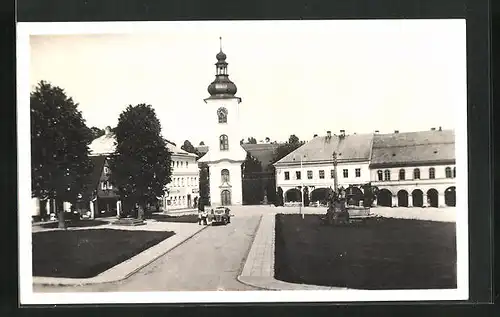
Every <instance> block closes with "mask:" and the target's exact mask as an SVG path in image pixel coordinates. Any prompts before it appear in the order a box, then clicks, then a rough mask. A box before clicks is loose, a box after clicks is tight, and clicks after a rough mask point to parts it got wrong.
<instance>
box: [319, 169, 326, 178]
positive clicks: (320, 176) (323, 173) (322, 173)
mask: <svg viewBox="0 0 500 317" xmlns="http://www.w3.org/2000/svg"><path fill="white" fill-rule="evenodd" d="M319 179H325V171H324V170H320V171H319Z"/></svg>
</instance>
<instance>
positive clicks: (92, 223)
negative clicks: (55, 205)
mask: <svg viewBox="0 0 500 317" xmlns="http://www.w3.org/2000/svg"><path fill="white" fill-rule="evenodd" d="M107 224H109V222H107V221H103V220H95V219H88V220H68V221H66V227H68V228H86V227H97V226H102V225H107ZM40 227H42V228H46V229H50V228H58V227H59V222H57V221H54V222H49V223H44V224H41V225H40Z"/></svg>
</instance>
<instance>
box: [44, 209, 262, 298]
mask: <svg viewBox="0 0 500 317" xmlns="http://www.w3.org/2000/svg"><path fill="white" fill-rule="evenodd" d="M259 211H260V210H245V211H235V213H236V216H235V217H233V218H232V219H231V223H230V224H229V225H227V226H215V227H209V228H207V229H206V230H204V231H202V232H201V233H199V234H198V235H196V236H195V237H193V238H192V239H190V240H188V241H187V242H186V243H184V244H182V245H181V246H179V247H178V248H176V249H174V250H172V251H170V252H169V253H167V254H166V255H164V256H162V257H160V258H159V259H157V260H156V261H154V262H152V263H151V264H149V265H148V266H146V267H144V268H143V269H141V270H140V271H138V272H137V273H136V274H134V275H133V276H131V277H130V278H128V279H126V280H124V281H121V282H116V283H108V284H100V285H84V286H76V287H74V286H65V287H54V286H39V285H35V286H34V291H35V292H40V291H41V292H96V291H97V292H99V291H100V292H116V291H129V292H131V291H132V292H133V291H201V290H203V291H212V290H213V291H216V290H233V291H234V290H252V289H253V288H252V287H250V286H246V285H244V284H242V283H240V282H239V281H237V279H236V278H237V276H238V274H239V273H240V272H241V270H242V268H243V265H244V264H245V259H246V256H247V253H248V250H249V248H250V246H251V243H252V239H253V236H254V235H255V232H256V230H257V227H258V224H259V220H260V215H261V212H259Z"/></svg>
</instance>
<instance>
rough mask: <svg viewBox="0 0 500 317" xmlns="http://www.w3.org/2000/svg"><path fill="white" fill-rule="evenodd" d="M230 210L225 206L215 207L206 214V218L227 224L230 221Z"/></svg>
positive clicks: (216, 222)
mask: <svg viewBox="0 0 500 317" xmlns="http://www.w3.org/2000/svg"><path fill="white" fill-rule="evenodd" d="M229 212H230V210H229V208H227V207H223V206H220V207H215V208H213V209H212V210H211V211H210V213H209V214H208V220H209V221H210V222H211V223H212V225H214V224H224V225H226V224H228V223H230V222H231V215H230V214H229Z"/></svg>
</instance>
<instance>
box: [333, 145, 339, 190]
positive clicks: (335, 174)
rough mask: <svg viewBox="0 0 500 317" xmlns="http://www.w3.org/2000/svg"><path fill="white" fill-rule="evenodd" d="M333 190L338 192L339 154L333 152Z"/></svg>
mask: <svg viewBox="0 0 500 317" xmlns="http://www.w3.org/2000/svg"><path fill="white" fill-rule="evenodd" d="M332 159H333V190H334V191H335V192H337V186H338V184H337V152H335V151H333V154H332Z"/></svg>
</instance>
